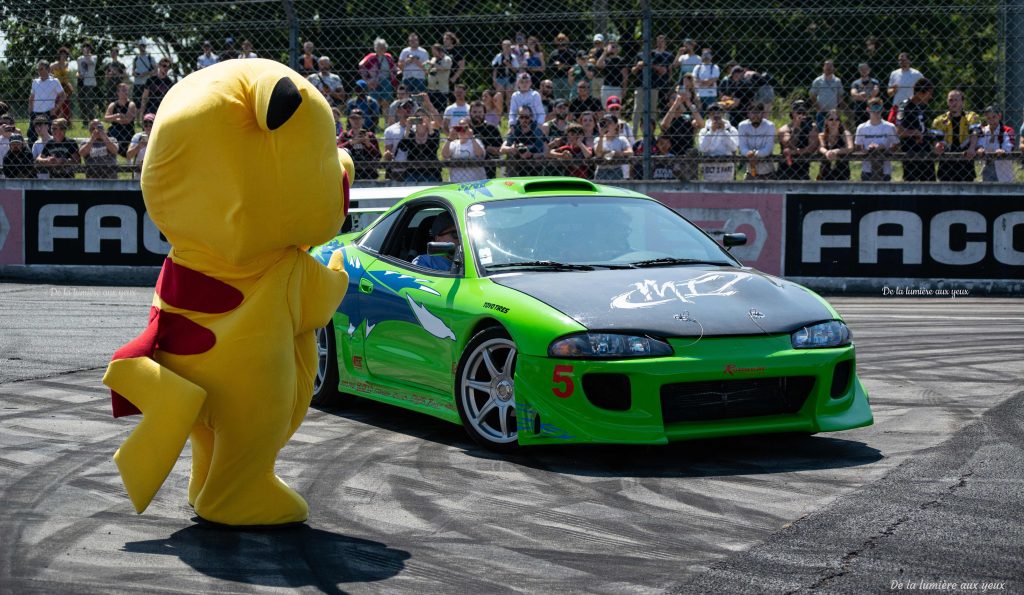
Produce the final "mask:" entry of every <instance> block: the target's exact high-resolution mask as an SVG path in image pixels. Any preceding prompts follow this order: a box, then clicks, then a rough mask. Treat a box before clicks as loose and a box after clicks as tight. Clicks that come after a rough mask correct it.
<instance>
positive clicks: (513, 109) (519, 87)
mask: <svg viewBox="0 0 1024 595" xmlns="http://www.w3.org/2000/svg"><path fill="white" fill-rule="evenodd" d="M532 85H533V79H531V78H530V73H528V72H520V73H519V74H518V75H517V76H516V92H515V93H513V94H512V99H511V100H510V101H509V111H508V119H509V121H510V122H511V121H512V120H513V119H515V114H518V113H519V108H521V107H524V106H525V107H529V108H530V112H531V113H533V118H534V123H536V124H537V126H540V125H541V124H543V123H544V119H545V116H546V115H547V114H546V112H545V111H544V103H543V102H542V101H541V98H540V93H538V92H537V91H535V90H534V89H533V88H532Z"/></svg>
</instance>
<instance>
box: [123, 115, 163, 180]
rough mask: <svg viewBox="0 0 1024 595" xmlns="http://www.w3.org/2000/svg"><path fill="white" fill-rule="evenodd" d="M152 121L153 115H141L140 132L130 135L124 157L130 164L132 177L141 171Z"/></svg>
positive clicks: (153, 119)
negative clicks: (130, 138) (130, 139)
mask: <svg viewBox="0 0 1024 595" xmlns="http://www.w3.org/2000/svg"><path fill="white" fill-rule="evenodd" d="M154 122H156V116H155V115H153V114H146V115H145V116H142V132H139V133H138V134H136V135H134V136H132V141H131V143H130V144H129V145H128V150H127V151H126V152H125V157H127V158H128V161H129V162H130V163H131V164H132V179H136V178H137V177H138V176H139V174H140V173H141V172H142V161H143V160H144V159H145V158H146V147H148V146H149V135H151V134H152V133H153V123H154Z"/></svg>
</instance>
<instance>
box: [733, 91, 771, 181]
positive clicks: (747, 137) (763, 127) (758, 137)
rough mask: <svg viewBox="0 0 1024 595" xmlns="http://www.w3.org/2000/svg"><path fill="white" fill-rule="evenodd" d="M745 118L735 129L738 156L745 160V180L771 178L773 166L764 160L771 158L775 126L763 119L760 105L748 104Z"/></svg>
mask: <svg viewBox="0 0 1024 595" xmlns="http://www.w3.org/2000/svg"><path fill="white" fill-rule="evenodd" d="M747 116H748V117H747V119H746V120H743V121H742V122H740V125H739V126H737V128H736V132H737V135H738V137H739V150H740V155H741V156H743V157H746V158H747V179H748V180H750V179H753V178H761V179H766V178H771V177H772V174H774V173H775V164H774V163H773V162H772V161H767V160H766V159H767V158H768V157H771V155H772V149H773V148H774V146H775V124H773V123H772V121H771V120H765V119H764V108H763V107H762V105H761V104H760V103H752V104H750V109H749V110H748V111H747Z"/></svg>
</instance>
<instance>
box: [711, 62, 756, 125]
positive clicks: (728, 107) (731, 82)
mask: <svg viewBox="0 0 1024 595" xmlns="http://www.w3.org/2000/svg"><path fill="white" fill-rule="evenodd" d="M746 72H747V69H746V68H743V67H742V66H740V65H739V64H737V65H735V66H733V67H732V68H731V69H730V71H729V76H728V78H726V79H725V80H724V81H722V82H721V84H720V85H719V87H718V92H719V94H720V96H719V98H718V103H719V105H721V106H722V108H723V109H724V110H725V112H726V116H725V117H726V118H727V119H729V121H732V120H734V119H735V120H739V119H740V118H742V117H743V114H745V113H747V111H748V109H749V108H750V103H751V101H753V99H754V89H753V88H752V87H751V86H750V82H749V81H748V79H747V78H745V77H744V75H745V74H746Z"/></svg>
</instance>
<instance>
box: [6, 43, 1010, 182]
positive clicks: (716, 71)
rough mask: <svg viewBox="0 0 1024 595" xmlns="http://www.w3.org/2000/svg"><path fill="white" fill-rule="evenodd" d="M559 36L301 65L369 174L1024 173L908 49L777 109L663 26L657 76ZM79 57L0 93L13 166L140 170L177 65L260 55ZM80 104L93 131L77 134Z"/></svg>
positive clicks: (315, 58) (63, 172)
mask: <svg viewBox="0 0 1024 595" xmlns="http://www.w3.org/2000/svg"><path fill="white" fill-rule="evenodd" d="M551 42H552V44H553V49H551V50H550V52H546V51H545V49H544V44H543V43H542V41H541V40H540V39H539V38H537V37H535V36H529V35H527V34H526V33H524V32H519V33H516V34H515V35H514V36H513V37H512V38H510V39H505V40H502V41H501V42H500V43H499V44H497V45H496V46H495V47H494V50H493V51H495V54H494V55H493V58H491V59H490V62H489V64H475V65H474V64H469V63H468V62H467V55H466V52H465V51H464V49H463V48H462V47H461V46H460V45H459V39H458V37H457V36H456V35H455V34H454V33H453V32H446V33H444V35H443V36H442V39H441V40H440V42H438V43H431V44H429V45H427V46H423V45H421V42H420V39H419V36H418V35H417V34H416V33H410V34H409V35H408V37H407V39H406V44H407V45H406V46H405V47H403V48H402V49H401V50H398V51H395V52H393V51H391V50H390V48H389V45H388V42H387V41H386V40H385V39H383V38H380V37H378V38H376V39H375V40H374V41H373V44H372V49H371V51H369V52H368V53H366V54H365V55H364V56H363V57H362V58H361V59H360V60H359V61H358V63H357V64H351V65H342V67H341V69H340V70H339V71H337V72H336V71H335V67H336V65H335V64H334V62H333V61H332V59H331V57H330V56H327V55H323V54H320V53H319V52H317V49H316V46H315V45H314V43H313V42H312V41H305V42H304V43H303V46H302V53H301V55H299V56H298V61H297V69H298V71H299V72H300V74H302V75H303V76H305V77H306V78H307V80H309V82H310V83H311V84H312V85H313V86H314V87H315V88H316V89H317V90H318V91H319V92H320V93H322V94H323V96H324V98H325V99H326V101H327V102H328V104H330V105H331V107H332V109H333V111H334V114H335V133H336V135H337V139H338V146H339V147H341V148H344V149H346V150H348V151H349V153H350V154H351V155H352V157H353V160H354V161H355V162H356V177H357V178H358V179H365V180H375V179H379V178H380V177H381V176H384V177H386V178H388V179H392V180H396V181H405V182H423V183H427V182H441V181H443V179H445V178H447V180H449V181H455V182H467V181H472V180H475V179H480V178H484V177H494V176H495V175H497V174H498V173H499V168H503V173H504V174H505V175H550V174H564V175H570V176H578V177H585V178H592V179H598V180H623V179H630V178H637V177H640V165H639V164H640V160H639V159H638V157H639V156H641V155H644V154H645V153H646V152H647V151H650V153H651V155H652V157H653V159H652V164H653V170H652V172H651V176H652V178H654V179H660V180H671V179H678V180H697V179H703V180H707V181H731V180H736V179H782V180H810V179H811V178H812V176H814V177H815V178H816V179H818V180H824V181H845V180H851V179H856V178H857V177H859V178H860V179H861V180H865V181H891V180H892V179H893V160H899V161H901V162H902V164H901V165H902V172H903V175H902V179H903V180H905V181H950V182H952V181H957V182H964V181H975V180H977V179H979V175H980V179H981V180H983V181H1001V182H1007V181H1012V180H1013V179H1014V176H1015V171H1014V161H1013V160H1012V159H1011V158H1008V157H1007V156H1009V155H1011V154H1013V153H1014V152H1016V151H1018V150H1020V149H1021V148H1024V144H1022V145H1018V143H1017V141H1016V140H1015V138H1014V131H1013V130H1012V129H1010V128H1009V127H1007V126H1006V125H1005V124H1003V122H1002V110H1001V109H1000V108H999V107H998V106H995V105H991V106H988V107H986V108H985V109H984V110H983V111H982V114H981V115H980V116H979V115H978V113H976V112H973V111H970V110H968V109H967V108H966V105H967V99H968V98H967V97H966V96H965V93H964V91H963V90H961V89H958V88H954V89H950V90H948V91H947V92H946V105H945V108H946V109H945V110H942V108H941V107H940V108H938V109H933V107H932V105H933V103H935V102H934V101H933V100H934V94H935V88H934V85H933V84H932V83H931V82H930V81H929V79H928V78H927V77H926V76H925V75H924V74H922V73H921V72H920V71H918V70H917V69H915V68H913V67H912V64H911V57H910V55H909V54H907V53H901V54H899V56H898V58H897V63H898V68H896V69H895V70H893V71H892V72H891V74H890V75H889V77H888V80H887V81H885V82H884V83H883V82H882V81H880V80H879V79H877V78H874V77H873V76H872V70H871V67H870V65H869V64H867V63H862V64H860V66H859V67H858V72H857V76H856V77H854V78H853V79H852V80H850V81H848V82H844V81H843V79H842V78H841V77H840V75H839V73H837V72H836V68H835V64H834V62H833V61H832V60H825V61H824V62H823V64H822V68H821V74H820V76H817V77H816V78H813V80H810V81H809V82H808V83H807V84H806V89H807V94H806V97H805V98H804V99H800V100H796V101H793V102H791V103H787V104H786V105H780V104H779V102H777V101H776V97H775V90H774V86H773V80H772V78H771V76H769V75H767V74H766V73H764V72H761V71H760V70H758V69H756V68H750V67H747V66H743V65H742V64H740V63H738V62H737V61H735V60H730V61H728V62H726V63H724V64H722V65H721V66H720V65H719V64H718V63H717V62H716V60H715V55H714V53H713V50H712V48H710V47H701V46H700V45H698V44H697V43H696V42H695V41H694V40H692V39H684V40H683V41H682V44H681V45H680V46H679V48H678V50H677V51H676V52H675V53H673V52H672V51H671V50H670V49H669V40H668V39H667V38H666V36H664V35H659V36H657V37H656V38H655V40H654V43H653V47H652V51H651V53H650V54H649V57H648V58H647V60H649V61H650V77H651V78H650V82H651V84H650V86H649V87H646V88H645V87H644V86H643V85H642V84H640V82H641V81H642V80H643V75H644V70H645V66H646V64H645V57H644V55H642V54H640V55H635V56H633V55H625V54H624V52H623V47H622V45H620V43H619V40H617V39H614V38H610V37H609V38H607V39H606V37H605V35H603V34H600V33H599V34H596V35H594V36H593V38H592V40H591V44H590V46H588V47H585V48H583V47H574V46H573V43H572V40H570V39H569V37H568V36H566V35H565V34H562V33H559V34H558V35H556V36H555V37H554V39H552V40H551ZM698 48H700V49H699V50H698ZM76 53H80V55H79V56H78V57H77V58H75V59H72V52H71V50H70V49H69V48H64V47H62V48H60V50H59V51H58V52H57V58H56V60H54V61H53V62H48V61H45V60H40V61H39V62H38V63H37V65H36V74H37V77H36V78H34V79H33V81H32V84H31V89H30V92H29V94H28V110H27V112H28V113H29V120H28V125H27V126H26V128H27V130H24V131H22V130H20V129H18V128H17V127H16V126H15V122H14V120H13V118H12V117H11V110H10V108H9V106H7V105H6V104H4V103H2V102H0V164H2V169H3V174H4V175H5V176H6V177H54V178H56V177H74V176H75V175H76V173H78V172H82V173H84V175H85V177H88V178H111V177H118V175H119V173H124V174H125V175H128V174H130V175H132V176H135V175H137V173H138V171H139V170H140V166H141V164H142V161H143V159H144V156H145V146H146V143H147V142H148V138H149V131H150V130H151V128H152V126H153V124H154V122H155V119H156V117H157V114H158V110H159V106H160V103H161V101H162V100H163V98H164V97H165V96H166V94H167V92H168V91H169V90H170V89H171V88H172V87H173V85H174V84H175V81H176V75H175V71H179V72H181V73H182V74H184V73H185V71H191V70H199V69H203V68H208V67H210V66H212V65H214V64H217V63H218V62H222V61H225V60H231V59H246V58H256V57H258V54H257V52H256V51H255V49H254V48H253V45H252V43H250V42H249V41H248V40H243V41H242V42H241V44H240V49H235V40H234V39H233V38H231V37H228V38H226V39H224V41H223V44H222V46H221V49H220V51H219V52H218V51H215V49H214V44H213V43H212V42H210V41H205V42H203V44H202V51H201V53H199V54H198V58H197V59H196V60H195V63H194V64H189V65H186V64H174V63H173V61H172V60H171V59H170V58H168V57H154V56H153V55H152V54H151V53H150V52H149V51H148V45H147V43H146V41H145V40H139V41H138V43H137V44H136V52H135V54H133V55H132V56H130V57H126V58H122V57H121V56H120V55H119V53H118V49H117V48H116V47H115V48H111V50H110V52H109V55H108V56H107V57H106V58H105V59H100V58H99V57H98V56H97V55H95V54H94V53H93V47H92V45H91V44H90V43H83V44H82V46H81V48H80V52H76ZM489 55H490V54H489V53H488V56H489ZM473 67H476V68H487V69H488V70H489V73H490V85H489V86H488V87H487V88H478V89H475V90H471V89H469V88H468V87H467V85H466V82H465V78H464V77H465V72H466V70H467V68H473ZM339 72H340V73H341V74H339ZM349 73H351V75H350V76H351V79H349ZM807 78H809V79H810V78H811V77H810V76H809V77H807ZM72 106H74V107H75V112H74V113H73V112H72ZM627 107H628V108H630V109H631V111H630V112H626V111H625V110H626V109H627ZM624 112H625V113H624ZM626 113H628V114H630V116H627V115H626ZM778 114H782V115H778ZM648 116H649V118H648ZM72 117H76V118H78V119H80V120H81V121H82V124H83V128H85V130H86V134H87V136H85V137H79V138H69V137H68V136H67V133H68V130H69V127H70V123H71V121H72ZM773 117H774V118H775V121H772V118H773ZM645 131H647V132H648V134H649V136H648V135H645ZM812 165H814V167H812ZM979 166H980V172H979ZM445 172H447V173H445ZM858 174H859V176H858Z"/></svg>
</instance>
